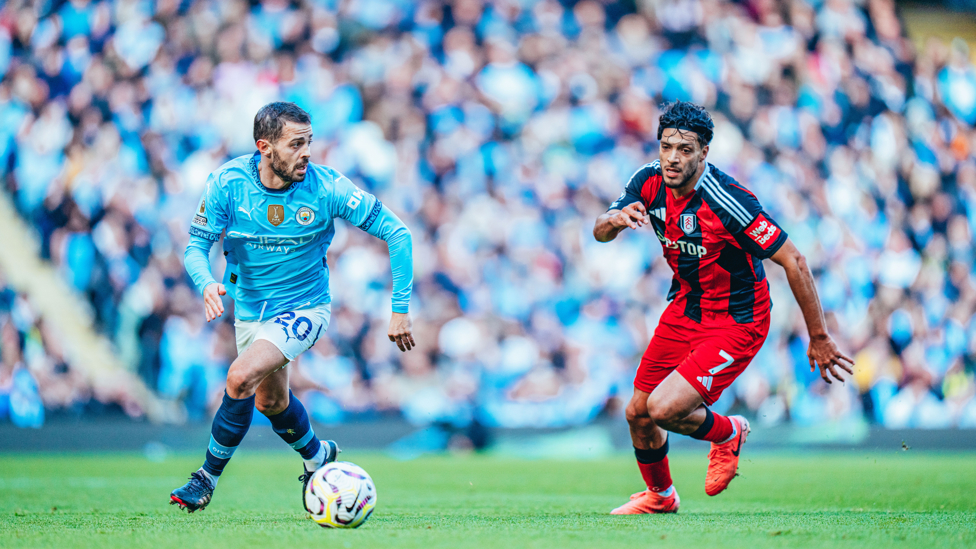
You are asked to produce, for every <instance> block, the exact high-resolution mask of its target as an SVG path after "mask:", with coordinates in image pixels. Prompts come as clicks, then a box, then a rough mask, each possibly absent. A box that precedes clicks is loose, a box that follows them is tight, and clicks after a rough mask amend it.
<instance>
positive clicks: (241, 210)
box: [237, 206, 254, 219]
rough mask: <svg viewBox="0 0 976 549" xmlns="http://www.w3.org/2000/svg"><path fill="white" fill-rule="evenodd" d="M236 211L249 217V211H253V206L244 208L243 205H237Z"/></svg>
mask: <svg viewBox="0 0 976 549" xmlns="http://www.w3.org/2000/svg"><path fill="white" fill-rule="evenodd" d="M237 211H239V212H243V213H245V214H247V218H248V219H251V212H252V211H254V208H251V209H250V210H245V209H244V207H243V206H238V207H237Z"/></svg>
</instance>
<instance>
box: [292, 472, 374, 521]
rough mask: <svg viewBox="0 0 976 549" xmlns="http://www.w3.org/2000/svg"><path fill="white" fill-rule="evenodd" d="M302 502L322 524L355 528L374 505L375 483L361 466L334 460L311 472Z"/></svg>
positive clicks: (367, 515) (313, 517)
mask: <svg viewBox="0 0 976 549" xmlns="http://www.w3.org/2000/svg"><path fill="white" fill-rule="evenodd" d="M305 506H306V507H308V510H309V512H310V513H311V514H312V520H314V521H315V522H316V524H318V525H319V526H322V527H323V528H356V527H358V526H359V525H361V524H362V523H364V522H366V519H368V518H369V515H370V514H372V513H373V507H375V506H376V485H375V484H373V479H372V478H370V476H369V473H367V472H366V471H364V470H363V469H362V467H360V466H358V465H356V464H353V463H349V462H348V461H337V462H335V463H330V464H328V465H326V466H325V467H322V468H320V469H319V470H317V471H315V473H313V474H312V480H311V481H309V483H308V488H307V489H306V490H305Z"/></svg>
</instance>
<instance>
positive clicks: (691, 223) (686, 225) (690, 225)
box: [679, 214, 698, 235]
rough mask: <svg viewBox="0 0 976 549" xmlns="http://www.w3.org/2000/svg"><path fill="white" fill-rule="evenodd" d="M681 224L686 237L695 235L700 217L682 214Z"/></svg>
mask: <svg viewBox="0 0 976 549" xmlns="http://www.w3.org/2000/svg"><path fill="white" fill-rule="evenodd" d="M679 223H680V224H681V230H682V231H684V233H685V234H686V235H691V234H694V232H695V231H696V230H698V216H697V215H695V214H681V219H680V220H679Z"/></svg>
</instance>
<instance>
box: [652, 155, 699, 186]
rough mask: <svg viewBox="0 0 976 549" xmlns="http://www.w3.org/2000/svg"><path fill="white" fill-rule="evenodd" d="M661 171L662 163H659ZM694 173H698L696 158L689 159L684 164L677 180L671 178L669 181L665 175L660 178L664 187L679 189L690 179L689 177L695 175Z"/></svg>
mask: <svg viewBox="0 0 976 549" xmlns="http://www.w3.org/2000/svg"><path fill="white" fill-rule="evenodd" d="M661 173H664V165H663V164H662V165H661ZM696 173H698V160H694V161H692V160H689V161H688V163H687V164H685V168H684V169H683V170H682V171H681V175H679V176H678V177H679V179H678V181H677V182H674V181H673V180H671V181H669V180H668V178H666V177H662V178H661V179H662V180H663V181H664V186H665V187H667V188H669V189H679V188H681V187H683V186H685V184H687V183H688V182H689V181H691V178H692V177H695V174H696Z"/></svg>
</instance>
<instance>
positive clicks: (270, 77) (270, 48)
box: [0, 0, 976, 428]
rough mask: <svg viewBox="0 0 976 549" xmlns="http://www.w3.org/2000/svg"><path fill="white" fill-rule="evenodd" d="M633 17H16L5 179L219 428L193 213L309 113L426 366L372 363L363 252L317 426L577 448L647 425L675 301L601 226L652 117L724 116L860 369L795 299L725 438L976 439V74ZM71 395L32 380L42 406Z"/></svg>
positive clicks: (769, 13)
mask: <svg viewBox="0 0 976 549" xmlns="http://www.w3.org/2000/svg"><path fill="white" fill-rule="evenodd" d="M627 5H630V4H627V3H618V2H596V1H593V0H583V1H580V2H557V1H555V0H539V1H535V2H532V1H530V2H515V1H510V0H496V1H492V2H488V3H484V4H482V3H481V2H477V1H475V0H454V1H451V2H441V1H435V0H428V1H424V2H419V3H412V2H406V1H399V0H398V1H390V2H379V1H357V2H337V1H334V0H331V1H330V0H323V1H310V0H309V1H301V2H286V1H283V0H262V1H259V2H251V3H248V2H244V1H230V2H224V1H221V2H218V1H216V0H195V1H193V0H181V1H177V0H171V1H162V2H156V3H139V2H123V1H119V2H109V1H105V0H102V1H91V0H70V1H68V2H49V3H33V2H27V1H23V0H11V1H8V2H7V3H6V4H5V5H4V6H3V7H2V8H0V69H2V72H3V74H4V77H3V79H2V81H0V173H2V174H4V175H5V183H6V187H7V189H8V190H9V192H10V193H11V195H12V196H13V197H14V198H15V201H16V204H17V205H18V208H19V210H20V212H21V213H22V214H23V215H24V217H25V219H27V220H28V221H30V222H31V223H32V224H33V225H34V226H35V227H36V228H37V231H38V233H39V234H40V235H41V236H42V239H43V252H44V253H45V254H46V255H47V257H49V258H50V260H51V261H52V262H53V263H54V264H55V265H57V266H58V268H59V269H61V271H62V272H63V273H64V276H65V277H66V279H67V280H68V281H70V283H71V284H72V285H73V286H74V287H75V288H76V289H77V290H78V291H79V292H82V293H84V294H85V295H87V296H88V298H89V299H90V300H91V303H92V305H93V308H94V310H95V311H96V316H97V320H98V325H99V328H100V329H101V330H102V332H103V333H105V334H106V335H108V336H109V337H111V338H112V339H113V340H114V341H115V343H116V345H117V346H118V348H119V351H120V356H122V357H123V359H124V360H125V361H126V363H127V364H128V365H129V366H130V367H131V368H132V369H134V370H138V371H139V372H140V373H141V374H142V375H143V377H144V378H145V379H146V380H147V381H148V382H149V383H150V384H151V385H152V386H153V387H155V388H157V389H158V390H159V391H160V392H161V393H162V394H165V395H168V396H171V397H174V398H184V399H186V400H185V402H186V403H187V405H188V407H189V408H190V409H191V410H195V413H196V414H200V413H202V408H201V406H204V405H205V403H206V402H207V399H208V398H209V396H207V395H209V393H211V392H212V391H211V389H212V387H210V386H209V385H208V386H207V389H206V390H204V391H203V392H202V393H200V394H193V392H192V391H188V390H189V389H190V388H196V387H197V383H198V382H197V381H193V379H203V378H208V375H209V374H207V372H212V371H215V370H216V369H219V368H221V367H224V366H225V365H226V364H227V362H228V361H229V360H230V357H231V356H232V355H228V354H227V350H221V349H216V350H215V349H213V344H212V343H210V342H211V341H213V340H214V337H213V331H214V330H224V329H226V328H225V327H223V326H222V325H219V324H218V325H217V326H211V325H202V326H198V324H199V323H198V322H196V321H195V320H194V319H193V318H190V317H191V316H192V315H195V314H197V313H196V312H195V311H199V310H200V307H199V302H198V301H199V297H198V296H195V295H194V294H193V292H192V291H191V290H189V287H188V281H187V280H186V278H185V276H184V274H183V270H182V267H181V265H180V257H181V255H182V251H183V247H184V246H185V243H186V239H187V232H186V231H187V226H188V223H189V217H188V213H189V212H190V211H191V210H193V208H194V206H195V205H196V204H195V200H196V198H197V197H198V196H199V195H200V191H201V187H202V185H203V184H204V182H205V177H206V174H207V173H209V172H210V171H212V170H214V169H215V168H216V167H217V166H219V165H220V164H221V163H222V162H223V161H224V160H225V159H227V158H229V157H232V156H236V155H240V154H245V153H248V152H251V150H252V149H253V142H252V140H251V130H250V123H251V117H252V116H253V114H254V112H255V111H256V110H257V108H258V107H259V106H261V105H263V104H265V103H267V102H269V101H272V100H276V99H284V100H289V101H294V102H296V103H298V104H299V105H300V106H302V107H303V108H305V109H306V110H308V111H309V112H310V113H311V115H312V121H313V129H314V131H315V137H316V141H315V145H314V158H313V160H314V161H316V162H320V163H325V164H329V165H331V166H333V167H335V168H336V169H338V170H340V171H342V172H343V173H345V174H347V175H348V176H350V177H351V178H352V179H353V180H355V181H357V182H360V183H361V184H363V185H364V186H365V187H367V188H368V189H369V190H370V191H371V192H374V193H376V194H377V195H378V196H379V197H380V198H381V199H382V200H383V202H384V203H386V204H388V205H389V206H391V207H392V208H393V209H394V210H395V211H397V213H398V214H399V215H400V216H401V217H402V218H403V219H404V221H405V222H406V223H407V224H408V225H409V226H410V227H411V228H412V230H413V234H414V248H415V258H416V270H415V277H416V283H415V294H414V295H415V302H414V307H413V309H412V310H413V311H414V314H415V316H416V326H415V329H416V334H417V337H416V339H417V342H418V344H420V346H421V351H422V352H420V353H417V354H414V355H412V356H409V357H406V356H405V357H397V356H394V354H393V353H392V352H391V351H390V349H389V348H388V347H389V346H388V345H387V346H384V345H378V344H377V343H378V342H379V341H382V340H383V339H385V337H386V334H385V328H384V326H383V322H382V321H383V318H384V315H385V314H386V313H384V312H383V307H385V306H386V305H385V304H386V303H388V298H387V296H384V295H381V292H382V291H384V290H383V288H386V287H387V284H386V283H385V281H384V280H383V279H384V277H386V276H388V274H387V273H388V267H387V266H386V261H387V259H386V251H385V250H384V249H383V248H382V246H381V245H380V244H378V243H376V242H373V241H371V240H370V239H367V238H364V237H363V236H362V235H359V234H357V232H356V231H348V230H346V228H345V227H344V226H342V225H340V226H339V227H338V231H337V234H336V239H335V242H334V244H333V245H332V247H331V251H332V252H333V254H332V256H331V258H330V260H331V267H332V287H333V293H334V296H335V302H336V303H335V309H334V314H335V317H334V319H333V323H332V326H331V329H330V332H329V342H328V343H320V344H319V346H318V347H316V348H315V349H314V350H313V352H312V353H309V355H308V356H306V357H304V358H303V360H302V362H303V364H301V366H300V369H302V370H303V371H304V372H305V374H306V375H307V377H308V378H309V380H310V384H309V387H310V389H309V390H314V391H317V396H316V397H315V398H308V397H304V398H305V401H306V402H307V403H308V405H309V411H310V413H312V414H313V416H315V417H316V418H317V419H319V420H321V421H327V422H330V421H340V420H341V419H342V418H344V417H346V416H348V415H350V414H369V413H375V412H385V411H395V412H398V413H402V414H403V415H404V416H405V417H407V418H408V419H410V420H412V421H416V422H418V423H426V422H433V421H439V422H448V423H453V424H463V423H465V422H470V421H472V420H473V419H475V418H476V419H478V420H479V421H481V422H483V423H485V424H487V425H503V426H522V425H539V426H543V425H570V424H578V423H581V422H585V421H588V420H590V419H592V418H593V417H594V416H595V415H597V414H599V413H600V412H601V410H603V409H604V408H606V407H607V403H608V401H611V400H612V399H615V398H617V396H618V395H620V394H623V396H624V397H625V398H626V396H627V395H626V393H622V392H623V391H627V389H626V387H628V384H629V381H630V376H632V372H633V368H634V367H635V365H636V357H638V356H639V354H640V352H641V351H642V350H643V349H641V348H638V344H639V342H642V341H647V340H648V339H649V334H650V332H651V331H652V330H653V328H654V326H653V325H652V324H651V323H653V322H654V320H653V319H656V318H657V317H658V316H659V314H660V312H661V310H663V308H664V305H665V302H664V296H665V295H666V293H667V288H668V286H669V284H670V278H669V277H668V275H667V273H668V272H669V271H668V269H667V268H666V266H664V265H662V264H661V257H660V252H659V251H657V250H656V249H655V247H654V246H646V242H645V241H643V240H641V239H639V238H627V237H624V238H622V239H619V241H618V242H616V243H615V244H614V245H613V246H597V245H596V243H595V242H592V239H590V238H588V235H589V230H590V227H589V226H587V224H588V223H589V221H587V220H591V219H593V218H594V217H595V216H596V215H598V213H599V212H600V209H601V205H604V204H607V203H609V202H610V201H612V199H613V198H615V197H616V196H617V195H618V194H619V193H620V191H621V189H622V188H623V185H624V183H625V182H626V180H627V178H628V176H629V175H630V174H629V173H622V172H621V171H620V167H621V166H635V165H637V166H639V165H640V164H641V163H642V162H643V161H647V160H649V159H650V158H651V155H653V154H654V153H655V151H656V149H657V145H656V143H655V135H656V123H657V108H656V105H657V104H659V103H660V102H661V101H662V100H674V99H683V100H693V101H696V102H699V103H701V104H703V105H705V106H706V107H707V108H708V109H709V110H710V111H711V112H713V113H715V122H716V129H715V139H714V141H713V146H712V150H711V153H710V156H709V160H710V161H712V162H713V163H715V164H716V165H719V166H721V168H722V169H723V170H725V171H726V172H728V173H729V174H730V175H732V176H734V177H735V178H736V179H737V180H739V181H741V182H743V183H744V184H746V185H748V186H749V187H750V189H751V190H752V191H753V192H755V193H756V194H757V195H758V196H760V197H761V199H762V201H763V203H764V204H765V205H766V206H767V207H768V209H769V210H770V213H771V214H772V215H773V216H774V217H776V218H777V219H779V220H782V221H783V225H784V229H786V230H787V232H788V233H789V234H790V235H791V237H792V238H793V240H794V242H795V243H796V245H797V246H798V247H799V248H800V250H801V251H802V252H803V253H804V254H805V255H806V257H807V258H808V261H809V262H810V265H811V268H812V269H813V271H814V273H815V275H816V276H817V279H818V286H819V289H820V292H821V296H822V298H823V303H824V307H825V309H826V310H827V311H828V316H829V321H830V322H831V331H832V332H833V333H835V334H837V335H839V336H840V337H841V338H842V339H844V341H843V342H842V347H844V348H846V349H855V350H857V356H856V357H855V359H856V362H857V364H858V370H857V372H856V374H857V375H856V378H855V382H854V383H850V384H847V385H840V384H834V385H832V386H827V385H825V384H823V382H822V381H820V380H819V378H818V377H816V376H814V375H811V374H810V373H809V371H808V365H807V361H806V357H805V355H804V349H805V348H806V344H805V343H804V342H803V341H802V338H804V337H806V336H805V335H804V334H805V331H804V330H803V329H802V326H801V325H800V324H799V323H798V322H799V317H798V310H797V309H796V308H795V307H794V306H790V305H789V303H790V301H791V300H789V299H788V298H787V297H788V296H787V294H786V292H787V291H788V290H787V288H788V287H787V282H786V280H785V279H784V278H783V277H782V276H781V275H780V271H778V270H776V269H770V277H771V278H772V279H773V280H771V287H772V291H773V301H774V303H776V304H777V306H776V307H774V308H773V322H772V325H773V328H772V330H771V332H770V335H769V338H768V340H767V343H766V345H765V348H764V349H763V351H762V352H761V353H760V355H759V356H758V357H757V358H756V360H755V362H754V363H753V365H752V366H751V367H750V368H749V370H747V371H746V373H745V374H744V375H743V376H742V377H741V378H740V380H739V381H738V382H737V383H736V385H734V386H733V390H730V391H727V392H726V397H725V398H724V399H723V401H720V403H719V404H718V405H717V411H719V412H722V413H724V412H725V411H726V410H728V409H730V408H733V407H738V408H739V409H744V410H746V411H747V413H750V414H752V415H754V416H755V417H756V418H757V419H758V420H759V422H760V423H763V422H765V423H767V424H768V423H776V422H780V421H792V422H794V423H796V424H799V425H810V424H814V423H816V422H820V421H838V420H845V421H849V420H851V419H856V418H861V417H863V418H864V419H865V420H866V421H870V422H876V423H879V424H882V425H886V426H889V427H896V428H900V427H945V426H960V427H963V426H964V427H976V398H974V392H976V388H974V387H976V384H974V364H976V320H974V314H973V313H974V311H976V280H974V267H973V265H974V259H976V258H974V249H973V245H972V241H973V234H974V232H976V156H974V154H976V153H974V149H976V131H974V130H973V123H974V120H976V100H974V98H976V76H974V75H976V70H974V67H973V64H972V56H971V54H970V52H969V51H968V48H967V46H966V45H965V43H964V42H962V41H959V40H957V41H954V42H953V43H952V44H951V46H946V45H945V44H943V43H940V42H938V41H932V42H930V43H928V44H926V45H925V46H924V47H922V48H920V49H918V50H917V51H916V48H915V46H914V45H913V44H912V43H911V42H910V41H909V40H908V39H907V38H906V36H905V32H904V29H903V28H902V22H901V20H900V19H899V17H898V16H897V14H896V11H895V6H894V2H893V0H863V1H854V0H823V1H807V0H778V1H760V0H750V1H743V2H731V1H727V0H680V1H648V2H638V3H637V5H638V11H637V12H636V13H633V12H630V11H628V8H626V7H625V6H627ZM150 10H154V11H150ZM218 276H219V273H218ZM191 296H192V297H191ZM351 296H356V297H355V299H352V298H351ZM5 337H6V336H5ZM11 337H12V336H11ZM217 339H219V338H217ZM174 342H175V343H174ZM46 352H48V353H50V352H51V351H50V350H48V351H46ZM230 352H231V353H232V351H230ZM11 353H12V351H11ZM10 356H11V358H10V359H9V360H12V361H14V362H11V363H9V364H8V362H7V360H8V359H7V358H6V355H5V362H4V368H5V370H4V372H5V376H6V377H3V376H0V387H10V381H9V379H10V371H11V368H15V364H17V363H18V361H19V359H18V360H14V359H13V358H12V357H13V356H14V355H13V354H11V355H10ZM54 356H56V353H55V354H54ZM188 372H198V373H197V374H194V375H193V376H190V375H189V374H188ZM194 376H196V377H194ZM218 377H219V376H218ZM4 379H7V380H8V381H4ZM53 379H54V378H51V377H45V376H42V375H40V374H38V375H37V377H36V381H37V386H39V387H40V393H41V394H42V395H44V394H47V391H48V387H49V386H50V387H53V386H56V383H57V382H56V381H53ZM208 379H209V378H208ZM4 383H6V384H7V385H3V384H4ZM74 387H75V390H76V391H80V390H82V389H81V388H82V387H83V384H81V383H80V382H79V384H78V385H75V386H74ZM325 389H327V390H325ZM0 391H9V389H0ZM51 392H52V393H59V392H61V393H64V390H62V389H58V390H56V391H55V390H52V391H51ZM66 394H71V393H70V391H69V392H68V393H66ZM201 395H203V396H201ZM64 398H65V399H66V400H64V401H65V402H66V401H68V400H71V399H70V398H68V397H64ZM71 398H74V397H71ZM45 402H48V401H47V400H45ZM0 407H2V404H0Z"/></svg>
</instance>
